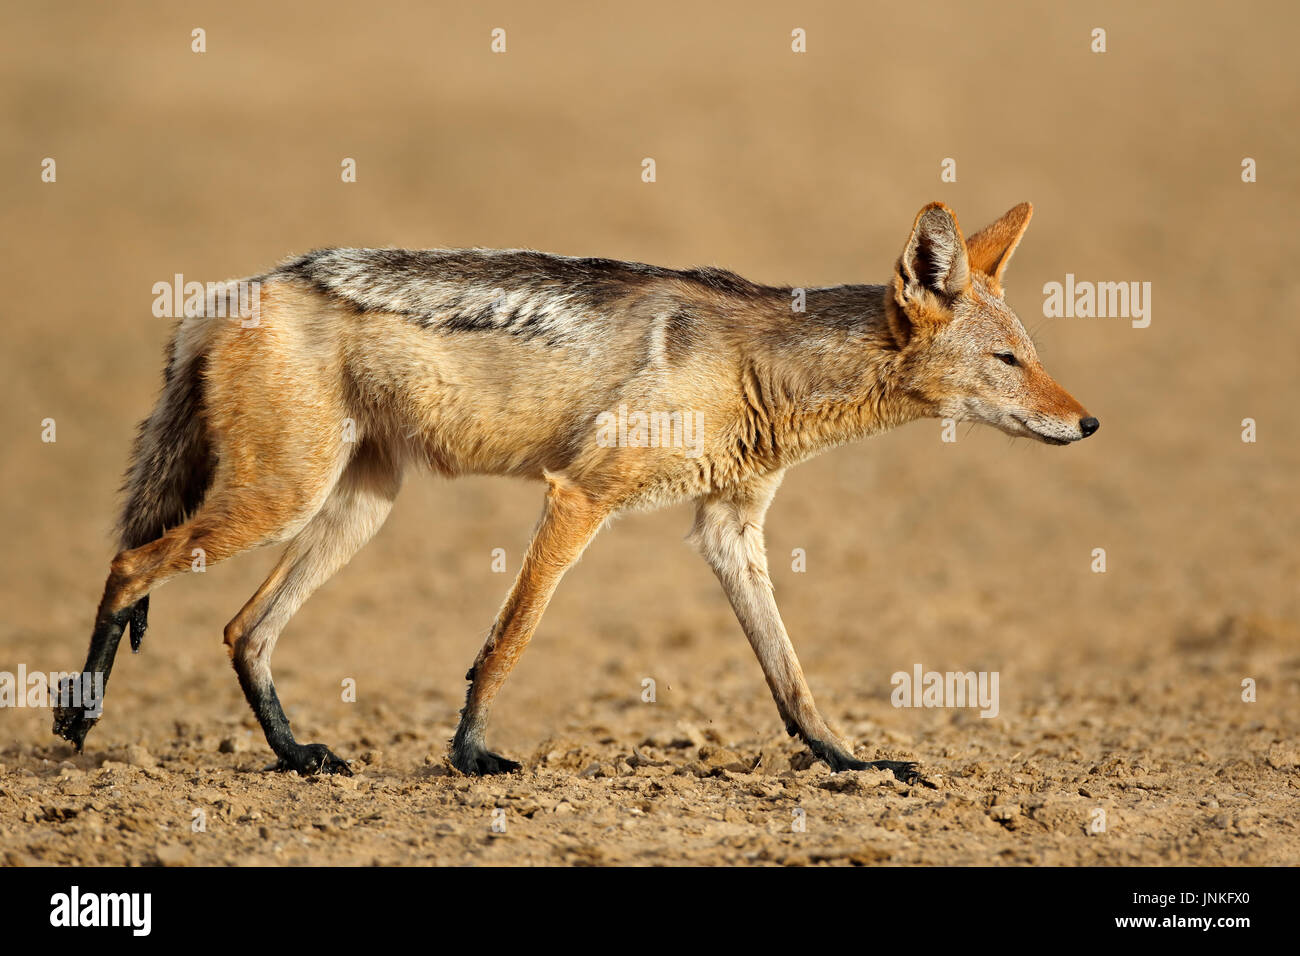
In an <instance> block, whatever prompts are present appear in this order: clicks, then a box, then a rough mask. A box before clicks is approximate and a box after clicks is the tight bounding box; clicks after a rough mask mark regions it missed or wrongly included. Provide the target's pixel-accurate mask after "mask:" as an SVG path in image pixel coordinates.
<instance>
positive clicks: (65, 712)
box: [53, 674, 99, 753]
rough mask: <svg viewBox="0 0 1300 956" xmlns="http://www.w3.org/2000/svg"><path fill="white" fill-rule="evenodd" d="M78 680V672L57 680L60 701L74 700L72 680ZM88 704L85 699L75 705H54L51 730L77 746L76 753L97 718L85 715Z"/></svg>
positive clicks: (79, 676) (79, 750)
mask: <svg viewBox="0 0 1300 956" xmlns="http://www.w3.org/2000/svg"><path fill="white" fill-rule="evenodd" d="M80 680H81V675H80V674H78V675H76V676H75V677H65V678H63V680H61V681H60V682H59V696H58V699H59V700H60V701H65V700H67V701H70V700H75V699H76V697H75V696H74V694H73V682H74V681H80ZM78 696H79V695H78ZM89 706H90V703H89V702H88V701H87V702H85V703H83V704H82V705H81V706H77V707H74V706H70V705H64V704H56V705H55V707H54V728H53V730H54V733H55V735H56V736H59V737H62V738H63V739H64V740H67V741H69V742H71V743H72V744H73V745H74V746H75V747H76V748H77V752H78V753H80V752H81V749H82V745H83V744H84V743H85V741H86V734H88V733H89V732H90V728H91V727H93V726H95V724H96V722H98V720H99V716H98V715H96V716H94V717H91V716H88V715H87V707H89Z"/></svg>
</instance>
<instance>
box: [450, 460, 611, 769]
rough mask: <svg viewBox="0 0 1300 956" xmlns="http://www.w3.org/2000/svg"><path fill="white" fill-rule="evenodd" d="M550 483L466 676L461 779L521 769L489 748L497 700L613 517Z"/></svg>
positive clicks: (455, 745)
mask: <svg viewBox="0 0 1300 956" xmlns="http://www.w3.org/2000/svg"><path fill="white" fill-rule="evenodd" d="M548 481H549V482H550V487H549V488H548V490H547V493H546V506H545V508H544V509H543V511H542V519H541V522H540V523H539V524H538V526H537V530H536V532H534V534H533V540H532V543H531V544H530V545H529V546H528V553H527V554H525V555H524V562H523V566H522V567H521V568H520V569H519V577H518V578H517V579H516V580H515V584H514V587H513V588H511V589H510V595H509V597H507V598H506V603H505V605H504V606H503V607H502V608H501V611H500V613H498V615H497V619H496V622H495V623H494V624H493V625H492V633H491V634H489V635H488V639H487V641H486V643H484V645H483V647H482V649H481V650H480V651H479V652H478V657H477V658H476V659H475V660H474V666H473V667H471V668H470V669H469V673H468V674H466V675H465V679H466V680H468V681H470V682H471V683H470V687H469V692H468V694H467V695H466V697H465V709H464V710H462V711H461V712H460V724H459V726H458V727H457V728H456V736H455V737H453V738H452V742H451V762H452V764H453V766H455V767H456V769H457V770H459V771H461V772H462V773H472V774H488V773H507V772H509V771H512V770H518V769H519V764H517V763H516V762H515V761H513V760H508V759H506V758H505V757H502V756H500V755H499V754H494V753H492V752H491V751H490V750H488V748H487V744H486V742H485V739H484V738H485V734H486V731H487V722H488V712H489V710H490V708H491V706H492V698H493V697H495V696H496V693H497V691H498V690H500V688H501V685H502V684H503V683H504V682H505V679H506V676H507V675H508V674H509V673H510V671H511V670H512V669H513V668H514V666H515V664H516V663H517V662H518V661H519V657H520V655H522V654H523V652H524V648H525V647H527V646H528V641H529V640H530V639H531V638H532V636H533V631H535V630H536V629H537V622H538V621H540V620H541V618H542V612H544V611H545V610H546V605H547V604H548V603H549V602H550V600H551V595H552V594H554V593H555V587H556V585H557V584H559V583H560V578H561V577H563V576H564V572H565V571H567V570H568V569H569V568H570V567H571V566H572V565H573V563H574V562H575V561H577V560H578V558H579V557H580V556H581V555H582V552H583V550H585V549H586V547H587V544H588V543H589V542H590V541H591V539H592V538H593V537H594V536H595V534H596V532H597V531H599V530H600V526H601V525H602V524H603V523H604V522H605V519H606V518H607V517H609V509H608V508H607V507H604V506H602V505H601V504H600V503H598V502H596V501H593V500H592V499H591V498H589V497H588V496H587V495H586V494H585V493H584V492H583V491H582V490H581V489H580V488H578V487H577V486H576V485H573V484H571V483H570V482H569V481H568V480H566V479H564V478H562V477H559V476H548Z"/></svg>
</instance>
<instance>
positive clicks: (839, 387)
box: [744, 285, 924, 464]
mask: <svg viewBox="0 0 1300 956" xmlns="http://www.w3.org/2000/svg"><path fill="white" fill-rule="evenodd" d="M805 295H806V301H805V302H804V306H805V311H803V312H798V311H795V309H794V308H793V307H792V305H791V301H792V297H789V296H787V297H784V298H781V299H777V297H775V296H774V297H773V300H772V302H771V304H770V306H769V308H768V311H767V313H766V315H765V319H766V321H765V322H763V323H762V328H763V333H762V334H761V335H759V336H757V337H756V338H755V339H754V340H753V341H752V346H751V348H749V349H748V350H747V352H748V354H747V356H746V358H747V365H748V368H747V369H746V372H745V376H744V381H745V391H746V395H745V400H746V405H747V406H748V408H749V410H750V413H751V418H752V419H753V422H754V426H753V427H754V428H755V430H756V432H757V433H756V434H755V436H754V437H755V438H756V439H757V440H758V441H759V442H760V443H763V438H764V436H763V435H762V434H761V432H763V431H766V432H768V433H769V434H770V442H771V447H772V449H773V450H774V451H775V453H776V454H777V455H779V457H780V459H781V461H782V463H784V464H793V463H794V462H795V461H798V460H801V459H803V458H807V457H808V456H810V455H813V454H816V453H817V452H819V451H821V450H823V449H826V448H830V447H833V446H835V445H840V444H843V443H845V442H849V441H854V440H856V439H859V438H864V437H866V436H868V435H872V434H875V433H877V432H881V431H885V430H887V429H890V428H894V427H896V426H898V425H901V424H904V423H906V422H909V421H913V420H915V419H917V418H920V417H922V416H923V415H924V409H923V408H922V407H921V406H920V405H919V404H918V403H917V402H916V401H915V400H914V399H912V398H910V397H909V396H908V395H907V393H906V392H905V390H904V389H902V388H901V387H900V383H899V379H898V365H899V361H898V360H899V352H898V347H897V345H896V343H895V341H894V338H893V336H892V335H891V333H890V331H889V326H888V321H887V319H886V314H885V288H884V287H883V286H867V285H846V286H834V287H830V288H821V289H808V290H807V291H806V293H805ZM795 302H796V304H797V300H795Z"/></svg>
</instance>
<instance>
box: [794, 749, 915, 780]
mask: <svg viewBox="0 0 1300 956" xmlns="http://www.w3.org/2000/svg"><path fill="white" fill-rule="evenodd" d="M809 747H810V748H811V749H812V752H813V753H815V754H816V755H817V756H818V757H820V758H821V759H822V760H824V761H826V764H827V766H829V767H830V768H831V770H832V771H833V772H835V773H839V772H840V771H842V770H888V771H889V772H890V773H892V774H893V775H894V776H895V777H896V778H897V779H899V780H901V781H902V782H903V783H909V784H911V783H921V782H923V781H922V778H921V773H920V771H919V770H917V769H916V767H917V765H916V764H915V763H914V762H912V761H910V760H858V759H857V758H856V757H852V756H850V755H849V754H847V753H845V752H844V751H842V750H840V749H839V748H837V747H828V746H826V745H824V744H823V745H821V746H818V745H817V744H816V743H810V744H809Z"/></svg>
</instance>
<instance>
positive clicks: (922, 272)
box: [898, 202, 970, 304]
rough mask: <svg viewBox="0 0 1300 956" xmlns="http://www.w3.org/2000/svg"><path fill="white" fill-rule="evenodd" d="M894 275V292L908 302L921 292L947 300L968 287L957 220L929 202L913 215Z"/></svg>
mask: <svg viewBox="0 0 1300 956" xmlns="http://www.w3.org/2000/svg"><path fill="white" fill-rule="evenodd" d="M898 274H899V278H900V279H901V280H902V281H901V282H900V283H899V284H900V285H901V288H900V289H899V290H898V291H899V292H901V293H902V295H903V297H904V298H908V299H916V298H918V296H919V293H921V292H922V290H924V291H927V292H933V293H935V294H936V295H939V296H941V297H944V298H950V297H952V296H955V295H958V294H960V293H961V292H963V291H965V289H966V287H967V286H968V285H970V265H969V263H968V261H967V254H966V243H965V241H964V240H963V239H962V237H961V229H960V228H959V227H958V225H957V217H956V216H954V215H953V213H952V210H951V209H949V208H948V207H947V206H945V205H944V204H943V203H941V202H932V203H930V204H929V205H928V206H926V207H925V208H924V209H922V210H921V211H920V212H919V213H917V214H916V221H915V222H913V223H912V234H911V236H909V237H908V239H907V245H906V246H905V247H904V248H903V255H902V257H901V258H900V259H899V260H898ZM900 304H902V303H901V302H900Z"/></svg>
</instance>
